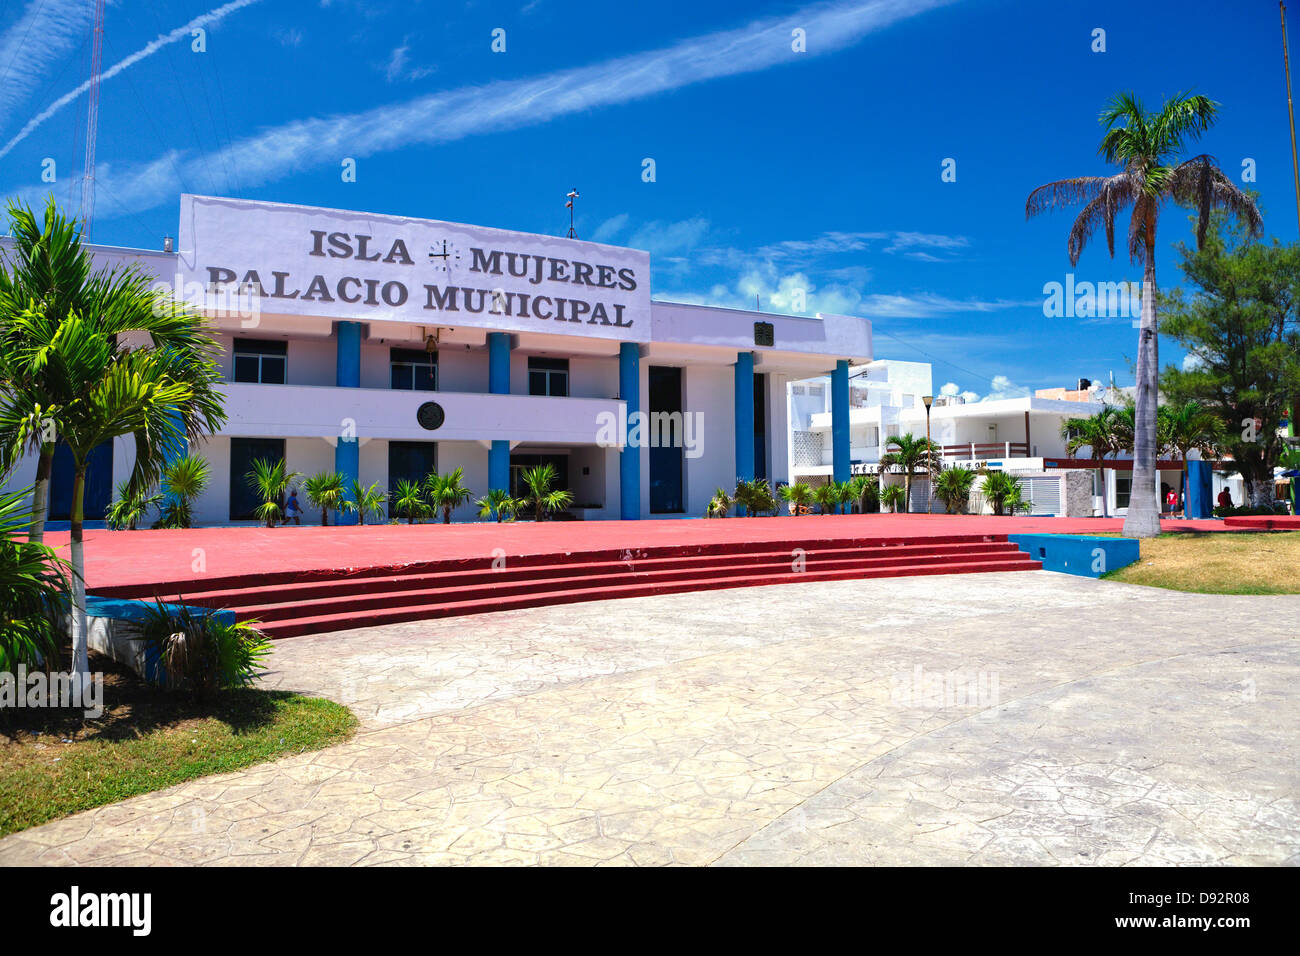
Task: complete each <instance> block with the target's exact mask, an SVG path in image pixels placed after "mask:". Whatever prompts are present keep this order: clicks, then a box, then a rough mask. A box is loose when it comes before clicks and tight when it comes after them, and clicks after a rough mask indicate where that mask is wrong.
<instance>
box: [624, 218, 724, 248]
mask: <svg viewBox="0 0 1300 956" xmlns="http://www.w3.org/2000/svg"><path fill="white" fill-rule="evenodd" d="M708 231H709V221H708V220H707V219H699V218H696V219H683V220H681V221H679V222H660V221H658V220H656V221H654V222H648V223H646V224H645V225H644V226H641V227H639V228H638V229H637V230H636V231H635V232H633V233H632V237H631V238H630V239H628V241H627V244H628V245H629V246H631V247H632V248H633V249H644V250H645V251H646V252H648V253H650V254H651V255H652V256H662V255H666V254H668V253H671V252H688V251H690V250H691V249H693V248H695V246H696V245H698V244H699V241H700V240H701V239H703V238H704V235H705V233H707V232H708Z"/></svg>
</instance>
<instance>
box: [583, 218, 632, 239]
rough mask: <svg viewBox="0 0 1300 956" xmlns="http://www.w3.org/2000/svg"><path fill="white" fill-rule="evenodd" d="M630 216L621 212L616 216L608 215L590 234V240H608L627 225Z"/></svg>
mask: <svg viewBox="0 0 1300 956" xmlns="http://www.w3.org/2000/svg"><path fill="white" fill-rule="evenodd" d="M629 218H630V217H629V216H628V214H627V213H625V212H621V213H619V214H618V215H617V216H610V217H609V218H608V219H606V220H605V221H604V222H602V223H601V224H600V225H599V226H597V227H596V231H595V232H593V233H592V234H591V241H592V242H609V241H611V240H612V239H613V238H614V237H615V236H617V235H618V234H619V233H620V232H622V231H623V229H624V227H626V226H627V221H628V219H629Z"/></svg>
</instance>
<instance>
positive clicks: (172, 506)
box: [154, 455, 211, 528]
mask: <svg viewBox="0 0 1300 956" xmlns="http://www.w3.org/2000/svg"><path fill="white" fill-rule="evenodd" d="M210 477H211V472H210V470H209V468H208V463H207V461H206V460H204V459H203V458H200V457H199V456H198V455H186V456H185V457H184V458H178V459H176V460H175V461H173V462H171V463H170V464H168V465H167V466H166V467H165V468H163V472H162V479H163V486H164V487H165V488H166V489H167V494H166V501H165V502H164V503H163V506H162V510H161V511H160V513H159V515H158V521H157V522H156V523H155V524H154V527H155V528H192V527H193V526H194V511H193V509H194V499H196V498H197V497H199V495H201V494H203V489H205V488H206V487H207V486H208V480H209V478H210Z"/></svg>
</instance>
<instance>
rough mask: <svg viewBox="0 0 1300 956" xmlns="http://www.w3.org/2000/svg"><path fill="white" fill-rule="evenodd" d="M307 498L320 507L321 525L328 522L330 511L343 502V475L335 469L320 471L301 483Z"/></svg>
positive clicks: (336, 508)
mask: <svg viewBox="0 0 1300 956" xmlns="http://www.w3.org/2000/svg"><path fill="white" fill-rule="evenodd" d="M302 490H303V491H304V492H306V493H307V500H308V501H310V502H311V503H312V504H313V505H315V506H316V507H317V508H319V509H320V523H321V527H324V526H325V525H327V524H329V523H330V520H329V519H330V512H331V511H335V512H337V511H338V510H339V508H340V507H341V506H342V504H343V476H342V475H340V474H339V473H338V472H337V471H322V472H318V473H317V474H314V475H312V476H311V477H310V478H307V479H306V480H304V481H303V483H302Z"/></svg>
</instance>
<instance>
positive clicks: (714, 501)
mask: <svg viewBox="0 0 1300 956" xmlns="http://www.w3.org/2000/svg"><path fill="white" fill-rule="evenodd" d="M737 494H738V495H739V489H737ZM742 503H743V502H742V501H741V499H740V498H739V497H735V498H733V497H732V496H731V495H729V494H727V493H726V492H725V491H723V490H722V489H721V488H715V489H714V491H713V497H712V498H710V499H709V504H708V507H707V508H705V509H704V517H706V518H725V517H726V516H727V512H728V511H730V510H731V506H732V505H733V504H742Z"/></svg>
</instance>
